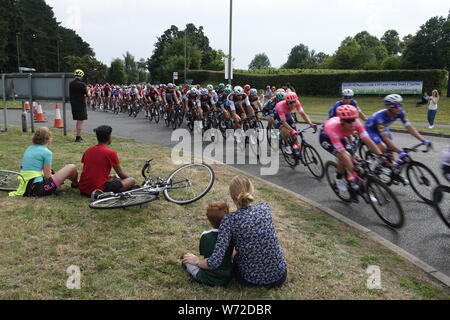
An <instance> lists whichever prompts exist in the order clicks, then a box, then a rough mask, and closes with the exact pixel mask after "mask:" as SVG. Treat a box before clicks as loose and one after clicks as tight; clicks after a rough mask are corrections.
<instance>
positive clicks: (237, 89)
mask: <svg viewBox="0 0 450 320" xmlns="http://www.w3.org/2000/svg"><path fill="white" fill-rule="evenodd" d="M234 93H236V95H237V96H242V95H243V94H244V89H242V87H235V88H234Z"/></svg>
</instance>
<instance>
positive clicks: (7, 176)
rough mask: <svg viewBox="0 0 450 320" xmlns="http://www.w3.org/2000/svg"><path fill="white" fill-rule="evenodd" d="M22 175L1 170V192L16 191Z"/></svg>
mask: <svg viewBox="0 0 450 320" xmlns="http://www.w3.org/2000/svg"><path fill="white" fill-rule="evenodd" d="M20 179H22V180H24V178H23V177H22V175H21V174H20V173H18V172H15V171H10V170H0V191H16V190H17V188H18V187H19V182H20Z"/></svg>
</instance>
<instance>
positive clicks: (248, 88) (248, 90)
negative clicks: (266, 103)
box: [244, 84, 252, 95]
mask: <svg viewBox="0 0 450 320" xmlns="http://www.w3.org/2000/svg"><path fill="white" fill-rule="evenodd" d="M251 88H252V86H251V85H249V84H246V85H245V86H244V93H245V94H246V95H249V94H250V89H251Z"/></svg>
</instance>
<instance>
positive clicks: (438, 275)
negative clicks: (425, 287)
mask: <svg viewBox="0 0 450 320" xmlns="http://www.w3.org/2000/svg"><path fill="white" fill-rule="evenodd" d="M212 161H213V162H215V163H220V162H217V161H215V160H212ZM220 164H223V163H220ZM225 165H226V164H225ZM230 167H231V168H233V169H235V170H236V171H238V172H240V173H241V174H242V175H245V176H249V177H251V178H253V179H255V180H258V181H259V182H262V183H266V184H268V185H270V186H271V187H273V188H277V189H280V190H282V191H284V192H286V193H288V194H290V195H292V196H294V197H296V198H297V199H299V200H301V201H303V202H305V203H307V204H309V205H310V206H312V207H315V208H317V209H318V210H320V211H322V212H324V213H326V214H328V215H330V216H332V217H334V218H336V219H337V220H339V221H341V222H343V223H345V224H347V225H349V226H350V227H353V228H355V229H357V230H358V231H361V232H362V233H364V234H365V235H367V236H368V237H369V238H370V239H372V240H374V241H376V242H377V243H379V244H381V245H383V246H385V247H386V248H388V249H390V250H391V251H394V252H395V253H397V254H398V255H399V256H401V257H403V258H404V259H406V260H408V261H409V262H411V263H412V264H414V265H415V266H416V267H418V268H420V269H422V270H423V271H424V272H425V273H426V274H428V275H429V276H430V277H432V278H434V279H435V280H437V281H439V282H440V283H442V284H444V285H445V286H447V287H449V288H450V277H449V276H447V275H445V274H443V273H442V272H439V271H437V270H436V268H434V267H432V266H430V265H429V264H427V263H425V262H424V261H422V260H421V259H419V258H418V257H416V256H414V255H413V254H411V253H409V252H407V251H406V250H404V249H402V248H400V247H399V246H397V245H395V244H393V243H392V242H390V241H388V240H386V239H384V238H383V237H381V236H380V235H378V234H377V233H375V232H373V231H372V230H370V229H368V228H366V227H364V226H362V225H360V224H358V223H356V222H355V221H353V220H351V219H349V218H347V217H345V216H343V215H342V214H340V213H338V212H337V211H334V210H333V209H330V208H327V207H325V206H322V205H321V204H319V203H317V202H315V201H314V200H311V199H308V198H306V197H304V196H302V195H301V194H298V193H295V192H294V191H291V190H288V189H286V188H284V187H281V186H279V185H276V184H274V183H272V182H270V181H266V180H264V179H262V178H260V177H257V176H254V175H252V174H250V173H247V172H245V171H243V170H241V169H238V168H235V167H233V166H230Z"/></svg>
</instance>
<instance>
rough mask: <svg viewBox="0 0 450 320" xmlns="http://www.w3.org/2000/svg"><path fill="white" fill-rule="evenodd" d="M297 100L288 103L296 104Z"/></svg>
mask: <svg viewBox="0 0 450 320" xmlns="http://www.w3.org/2000/svg"><path fill="white" fill-rule="evenodd" d="M296 103H297V101H288V102H287V104H296Z"/></svg>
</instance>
